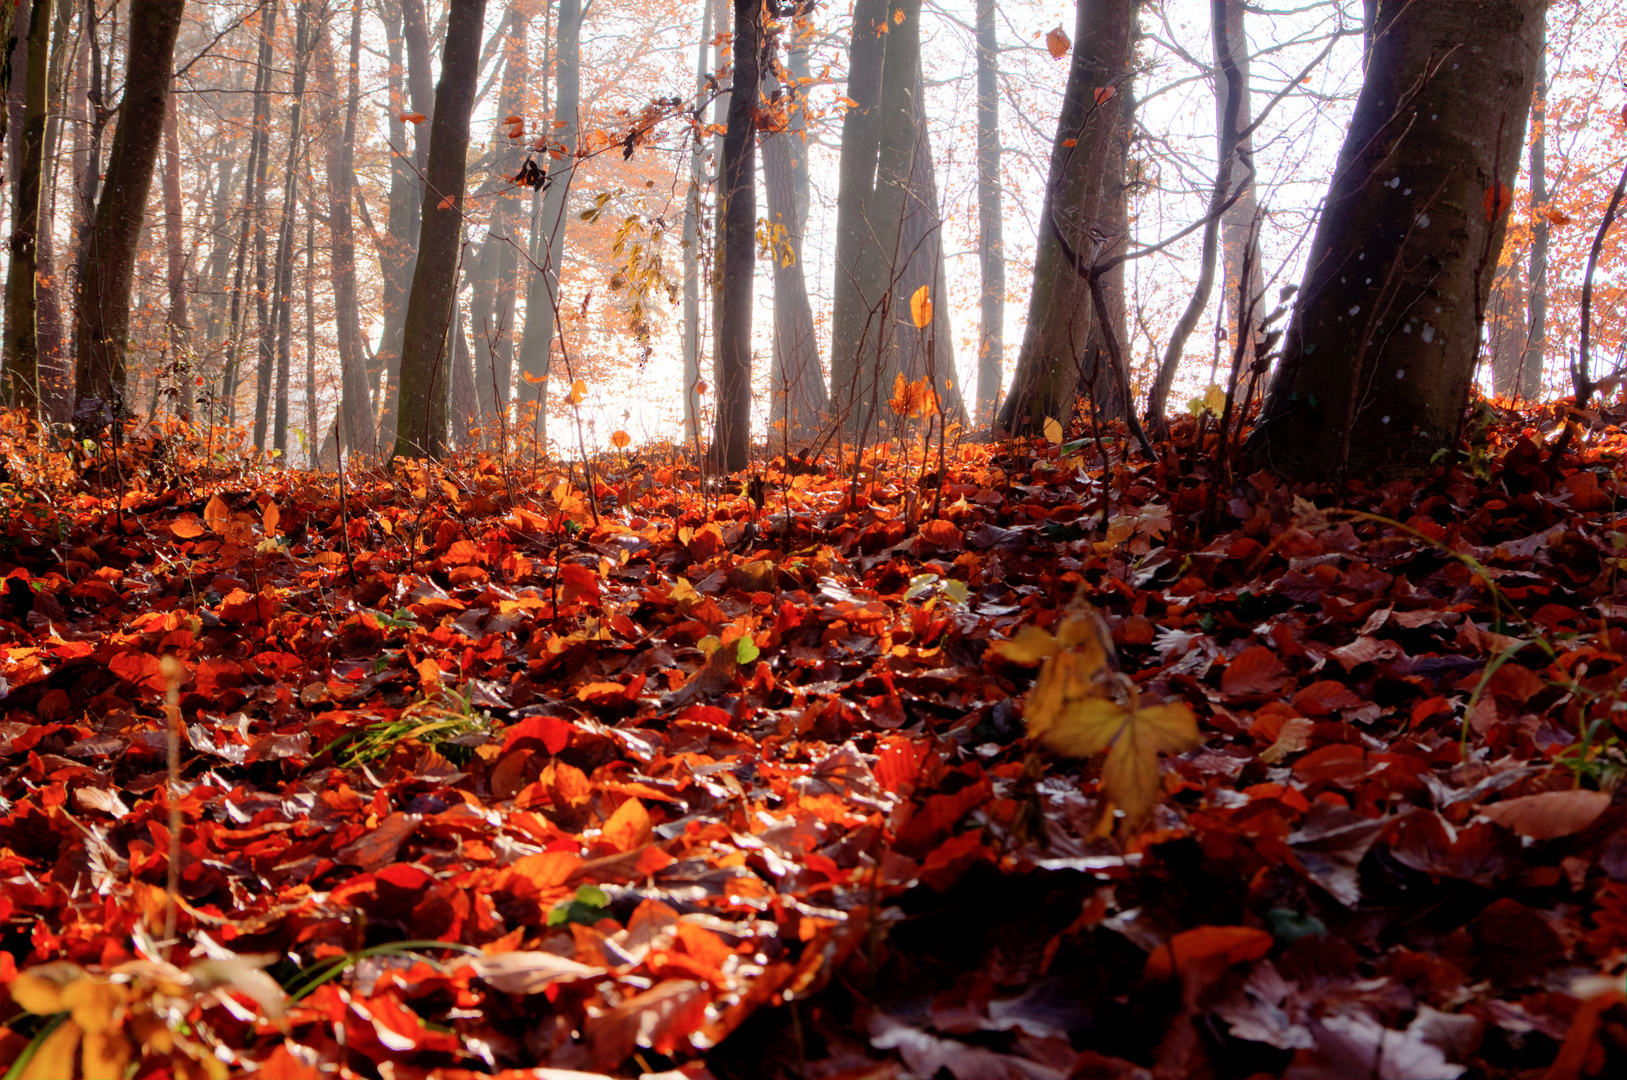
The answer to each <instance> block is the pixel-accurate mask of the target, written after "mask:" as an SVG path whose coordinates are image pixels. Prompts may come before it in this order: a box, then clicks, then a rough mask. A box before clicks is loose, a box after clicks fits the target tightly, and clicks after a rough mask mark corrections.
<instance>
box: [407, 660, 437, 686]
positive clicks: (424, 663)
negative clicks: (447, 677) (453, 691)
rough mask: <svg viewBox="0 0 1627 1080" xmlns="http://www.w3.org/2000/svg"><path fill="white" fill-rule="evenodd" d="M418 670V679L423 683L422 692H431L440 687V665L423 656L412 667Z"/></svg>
mask: <svg viewBox="0 0 1627 1080" xmlns="http://www.w3.org/2000/svg"><path fill="white" fill-rule="evenodd" d="M413 670H415V671H417V672H418V680H419V682H420V683H421V684H422V685H423V688H424V693H425V694H426V695H427V694H433V693H435V692H436V691H437V690H439V689H440V688H441V665H439V664H437V663H436V662H435V661H433V660H431V659H429V658H428V657H425V658H424V659H422V660H420V661H418V664H417V666H416V667H415V668H414V669H413Z"/></svg>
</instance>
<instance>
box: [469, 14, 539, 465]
mask: <svg viewBox="0 0 1627 1080" xmlns="http://www.w3.org/2000/svg"><path fill="white" fill-rule="evenodd" d="M526 26H527V20H526V18H525V16H524V12H523V11H522V10H521V8H520V5H519V4H518V3H514V2H512V0H511V3H510V5H509V9H508V15H507V17H506V18H505V20H504V27H505V29H504V34H503V41H504V46H503V84H502V90H501V92H500V93H499V95H498V99H497V113H498V116H499V117H509V116H521V117H523V114H524V108H525V104H524V102H525V94H524V91H525V84H526V83H527V81H528V80H529V74H530V72H529V65H528V63H527V58H526ZM539 126H540V127H541V128H542V130H544V131H546V130H547V128H546V125H540V124H539ZM525 153H526V151H525V143H524V142H523V141H520V140H510V139H509V138H508V137H507V129H506V128H505V127H503V126H502V125H501V124H499V125H498V127H497V130H496V131H495V133H494V134H493V138H492V167H491V169H490V171H489V175H490V177H491V180H490V183H491V184H492V185H493V186H494V188H495V190H494V192H493V193H492V194H491V196H490V198H491V212H490V214H489V215H488V217H487V220H486V239H485V241H484V242H483V243H482V244H481V245H480V255H479V257H478V258H477V259H476V260H475V267H474V270H473V272H471V273H470V275H469V278H470V283H471V289H470V298H469V311H470V315H469V322H470V327H469V329H470V330H471V331H472V332H473V334H474V387H475V395H476V399H477V403H476V407H477V409H478V415H479V416H481V417H482V418H483V419H484V420H485V421H486V422H487V423H489V424H490V425H491V431H490V432H489V433H488V434H489V436H490V437H491V438H495V435H496V431H497V430H498V426H497V425H496V423H495V420H496V416H497V414H498V413H499V412H500V411H502V410H504V409H506V408H507V407H508V399H509V384H510V382H511V381H512V378H513V362H514V348H513V328H514V295H515V281H514V278H515V270H516V269H517V268H518V265H519V259H518V255H519V252H518V249H517V245H518V244H519V242H520V241H519V238H518V237H517V236H515V235H514V222H515V221H516V220H517V219H518V218H519V215H520V210H521V207H522V202H521V196H520V193H519V189H517V188H515V186H514V185H513V184H512V183H510V181H509V179H508V178H509V177H511V176H513V175H514V174H515V173H516V172H517V171H518V170H519V167H520V164H521V162H522V161H524V159H525ZM488 441H490V438H489V439H488Z"/></svg>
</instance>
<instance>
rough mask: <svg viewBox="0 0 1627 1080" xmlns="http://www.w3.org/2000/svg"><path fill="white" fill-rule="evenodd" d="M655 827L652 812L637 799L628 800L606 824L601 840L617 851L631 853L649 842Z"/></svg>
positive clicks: (600, 834) (601, 832)
mask: <svg viewBox="0 0 1627 1080" xmlns="http://www.w3.org/2000/svg"><path fill="white" fill-rule="evenodd" d="M652 828H653V826H652V825H651V823H650V812H649V811H648V810H646V809H644V804H643V803H641V802H639V801H638V800H637V799H628V800H627V801H626V802H624V803H622V804H621V805H620V806H618V807H616V812H615V813H614V814H611V815H610V820H609V821H607V822H605V823H604V828H603V829H602V830H601V831H600V833H599V839H601V840H603V841H604V842H605V843H607V844H609V845H610V846H611V847H613V848H615V849H616V850H617V851H631V850H633V849H634V848H636V847H638V846H640V845H642V844H646V843H648V842H649V839H650V834H651V831H652Z"/></svg>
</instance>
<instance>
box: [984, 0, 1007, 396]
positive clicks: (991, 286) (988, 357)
mask: <svg viewBox="0 0 1627 1080" xmlns="http://www.w3.org/2000/svg"><path fill="white" fill-rule="evenodd" d="M994 6H995V0H977V254H978V266H979V269H980V270H981V272H982V281H981V282H980V283H979V285H980V290H981V295H980V297H979V299H978V322H979V327H978V340H977V420H978V422H979V423H981V424H988V425H990V426H993V423H994V410H995V407H996V406H998V405H999V403H1000V384H1001V382H1002V381H1003V374H1004V372H1003V369H1004V364H1005V349H1006V346H1005V335H1006V251H1005V239H1004V236H1003V233H1002V228H1001V225H1002V223H1001V214H1002V212H1003V211H1002V210H1001V209H1000V194H1001V193H1000V90H999V86H998V84H997V82H996V76H998V74H999V71H1000V42H999V37H998V36H997V34H996V33H995V21H994Z"/></svg>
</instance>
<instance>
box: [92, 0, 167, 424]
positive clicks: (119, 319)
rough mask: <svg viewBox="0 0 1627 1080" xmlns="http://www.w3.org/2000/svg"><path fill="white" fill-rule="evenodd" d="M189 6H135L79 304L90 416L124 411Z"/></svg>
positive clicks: (157, 1)
mask: <svg viewBox="0 0 1627 1080" xmlns="http://www.w3.org/2000/svg"><path fill="white" fill-rule="evenodd" d="M185 10H186V4H185V3H184V0H143V2H142V3H139V4H136V5H135V6H134V7H133V8H132V9H131V10H130V48H129V60H128V63H127V65H126V74H125V89H124V105H123V108H122V109H121V110H120V112H121V115H120V119H119V126H118V129H117V131H116V132H115V134H114V136H113V152H112V155H111V157H110V159H109V161H108V164H107V182H106V185H105V187H104V189H103V191H102V195H101V198H100V199H99V200H98V202H97V205H96V222H95V225H94V226H93V227H92V229H91V235H90V240H89V244H88V245H87V246H88V249H89V256H90V258H89V261H88V263H87V268H86V273H85V275H84V278H83V280H82V281H81V282H80V285H79V291H78V296H77V298H76V305H75V306H76V311H75V321H76V322H77V323H78V325H79V327H80V332H79V347H78V354H77V356H76V357H75V376H76V381H77V383H78V398H77V400H78V402H79V406H78V408H77V409H76V410H75V411H76V413H77V414H80V415H85V414H87V413H88V415H87V416H86V418H87V419H88V420H91V421H92V422H93V423H94V422H95V420H96V418H97V417H99V416H100V417H106V418H108V419H113V418H116V417H118V416H120V415H121V414H122V413H123V411H124V390H125V349H126V347H127V344H128V337H129V331H130V285H131V281H132V278H133V276H134V271H135V261H136V247H137V244H138V243H139V241H140V238H141V226H142V220H143V215H144V212H145V210H146V205H147V192H148V189H149V188H150V187H151V185H152V177H153V166H154V165H155V164H156V162H157V160H158V146H159V143H160V142H161V141H162V140H163V134H164V108H165V99H166V98H167V97H168V90H169V81H170V66H171V64H172V63H173V61H174V56H175V37H176V34H177V32H178V31H179V30H180V27H181V16H182V14H183V13H184V12H185ZM92 401H96V402H99V403H100V405H99V407H95V406H93V407H91V408H90V409H88V410H87V409H86V406H87V405H89V404H90V403H91V402H92Z"/></svg>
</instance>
